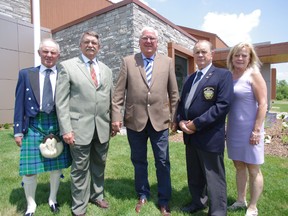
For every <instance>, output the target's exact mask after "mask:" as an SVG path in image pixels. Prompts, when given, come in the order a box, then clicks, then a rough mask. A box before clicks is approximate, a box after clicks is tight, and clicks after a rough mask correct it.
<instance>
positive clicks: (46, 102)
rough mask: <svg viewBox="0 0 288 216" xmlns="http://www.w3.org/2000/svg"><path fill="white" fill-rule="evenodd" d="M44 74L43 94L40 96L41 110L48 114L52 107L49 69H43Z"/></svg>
mask: <svg viewBox="0 0 288 216" xmlns="http://www.w3.org/2000/svg"><path fill="white" fill-rule="evenodd" d="M45 72H46V75H45V79H44V87H43V96H42V111H44V112H46V113H47V114H49V113H50V112H51V111H52V110H53V108H54V100H53V91H52V85H51V81H50V73H51V72H52V70H51V69H46V70H45Z"/></svg>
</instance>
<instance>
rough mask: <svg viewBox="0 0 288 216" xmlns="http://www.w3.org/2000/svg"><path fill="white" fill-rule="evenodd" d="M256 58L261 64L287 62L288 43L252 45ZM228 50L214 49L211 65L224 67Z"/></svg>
mask: <svg viewBox="0 0 288 216" xmlns="http://www.w3.org/2000/svg"><path fill="white" fill-rule="evenodd" d="M254 47H255V50H256V52H257V55H258V57H259V58H260V60H261V62H262V63H263V64H265V63H267V64H277V63H285V62H288V42H284V43H277V44H270V43H261V44H254ZM229 50H230V48H225V49H216V50H215V53H214V57H213V63H214V64H215V65H217V66H219V67H226V59H227V55H228V53H229Z"/></svg>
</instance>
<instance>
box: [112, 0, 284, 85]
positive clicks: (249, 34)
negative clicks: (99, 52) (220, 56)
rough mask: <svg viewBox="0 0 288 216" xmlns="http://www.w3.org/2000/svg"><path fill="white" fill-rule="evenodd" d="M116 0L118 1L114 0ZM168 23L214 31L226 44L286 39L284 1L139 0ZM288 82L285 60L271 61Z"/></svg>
mask: <svg viewBox="0 0 288 216" xmlns="http://www.w3.org/2000/svg"><path fill="white" fill-rule="evenodd" d="M115 1H118V2H119V0H115ZM140 1H142V2H143V3H144V4H146V5H147V6H149V7H150V8H152V9H154V10H155V11H156V12H157V13H159V14H160V15H162V16H163V17H165V18H166V19H168V20H169V21H171V22H172V23H174V24H176V25H180V26H185V27H188V28H193V29H198V30H202V31H207V32H210V33H214V34H217V35H218V37H220V38H221V39H222V40H223V41H224V42H225V43H226V44H227V45H228V46H234V45H235V44H237V43H238V42H242V41H249V42H251V43H253V44H256V43H265V42H271V43H272V44H274V43H281V42H288V24H287V20H288V10H287V8H288V1H285V0H241V1H234V0H199V1H193V0H140ZM271 67H272V68H276V69H277V77H276V78H277V79H278V80H286V81H288V63H281V64H273V65H272V66H271Z"/></svg>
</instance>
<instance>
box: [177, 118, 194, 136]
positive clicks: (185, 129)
mask: <svg viewBox="0 0 288 216" xmlns="http://www.w3.org/2000/svg"><path fill="white" fill-rule="evenodd" d="M189 122H191V121H189V120H188V121H186V120H182V121H180V122H179V127H180V128H181V130H182V131H183V132H184V133H186V134H193V133H195V131H193V130H191V129H190V128H188V126H187V125H188V124H189Z"/></svg>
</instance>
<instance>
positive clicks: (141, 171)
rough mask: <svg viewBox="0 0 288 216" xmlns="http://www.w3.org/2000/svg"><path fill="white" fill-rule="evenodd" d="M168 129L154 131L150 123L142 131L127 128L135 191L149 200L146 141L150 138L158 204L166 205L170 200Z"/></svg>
mask: <svg viewBox="0 0 288 216" xmlns="http://www.w3.org/2000/svg"><path fill="white" fill-rule="evenodd" d="M168 135H169V134H168V129H166V130H163V131H159V132H157V131H155V130H154V128H153V126H152V125H151V123H150V121H148V123H147V125H146V127H145V128H144V130H142V131H140V132H137V131H133V130H131V129H128V128H127V136H128V141H129V145H130V148H131V161H132V163H133V166H134V178H135V189H136V192H137V195H138V196H139V198H140V197H143V196H144V197H146V198H149V195H150V186H149V182H148V170H147V167H148V162H147V141H148V138H150V142H151V145H152V150H153V154H154V159H155V166H156V175H157V181H158V204H159V205H161V206H162V205H167V204H168V201H169V200H170V198H171V178H170V160H169V142H168Z"/></svg>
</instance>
